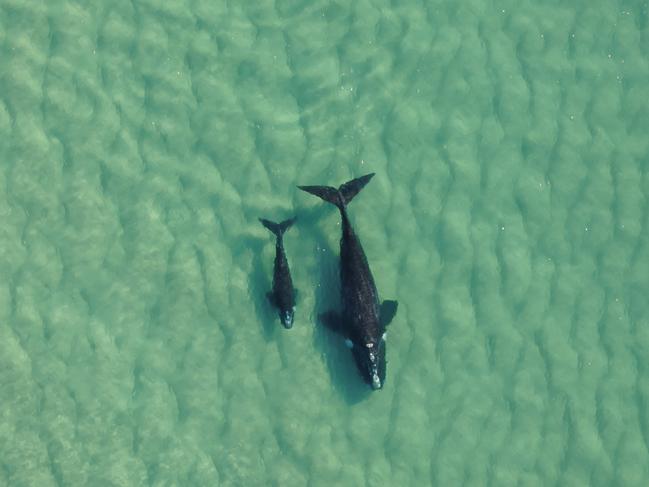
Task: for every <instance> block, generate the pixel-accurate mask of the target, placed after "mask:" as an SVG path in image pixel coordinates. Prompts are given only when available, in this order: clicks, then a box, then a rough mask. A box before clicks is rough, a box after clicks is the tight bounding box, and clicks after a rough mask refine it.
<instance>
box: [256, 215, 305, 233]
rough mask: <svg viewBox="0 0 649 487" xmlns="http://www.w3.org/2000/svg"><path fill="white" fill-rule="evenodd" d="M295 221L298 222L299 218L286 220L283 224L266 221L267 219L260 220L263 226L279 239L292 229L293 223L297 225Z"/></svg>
mask: <svg viewBox="0 0 649 487" xmlns="http://www.w3.org/2000/svg"><path fill="white" fill-rule="evenodd" d="M295 220H297V218H296V217H293V218H289V219H288V220H284V221H283V222H282V223H275V222H272V221H270V220H266V219H265V218H260V219H259V221H260V222H261V224H262V225H263V226H265V227H266V228H267V229H268V230H270V231H271V232H273V233H274V234H275V235H276V236H278V237H281V236H282V235H284V232H285V231H286V230H288V229H289V228H291V226H292V225H293V223H295Z"/></svg>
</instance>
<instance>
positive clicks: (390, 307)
mask: <svg viewBox="0 0 649 487" xmlns="http://www.w3.org/2000/svg"><path fill="white" fill-rule="evenodd" d="M398 306H399V303H397V302H396V301H392V300H389V299H386V300H385V301H383V302H382V303H381V310H380V311H379V317H380V321H381V326H382V327H383V328H385V327H386V326H388V325H389V324H390V322H391V321H392V319H393V318H394V315H396V314H397V308H398Z"/></svg>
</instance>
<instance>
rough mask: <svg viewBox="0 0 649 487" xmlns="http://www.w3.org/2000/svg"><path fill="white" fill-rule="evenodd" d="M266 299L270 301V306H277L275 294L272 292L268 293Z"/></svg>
mask: <svg viewBox="0 0 649 487" xmlns="http://www.w3.org/2000/svg"><path fill="white" fill-rule="evenodd" d="M266 298H267V299H268V302H269V303H270V304H272V305H273V306H275V295H274V294H273V292H272V291H268V292H267V293H266Z"/></svg>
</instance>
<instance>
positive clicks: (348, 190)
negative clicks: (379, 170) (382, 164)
mask: <svg viewBox="0 0 649 487" xmlns="http://www.w3.org/2000/svg"><path fill="white" fill-rule="evenodd" d="M373 176H374V173H371V174H366V175H365V176H361V177H360V178H356V179H352V180H351V181H348V182H346V183H345V184H342V185H341V186H340V187H339V188H338V189H336V188H332V187H331V186H298V188H300V189H301V190H302V191H306V192H307V193H311V194H313V195H315V196H317V197H318V198H321V199H323V200H325V201H326V202H328V203H331V204H332V205H336V206H337V207H338V208H339V209H340V210H342V209H344V208H345V207H346V206H347V205H348V204H349V203H351V201H352V200H353V199H354V196H356V195H357V194H358V193H359V192H360V190H361V189H363V188H364V187H365V185H366V184H367V183H369V182H370V179H372V177H373Z"/></svg>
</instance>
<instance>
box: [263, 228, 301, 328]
mask: <svg viewBox="0 0 649 487" xmlns="http://www.w3.org/2000/svg"><path fill="white" fill-rule="evenodd" d="M259 221H260V222H261V223H262V225H264V226H265V227H266V228H267V229H268V230H270V231H271V232H273V234H274V235H275V237H276V239H275V265H274V267H273V287H272V289H271V291H269V292H268V293H266V297H267V298H268V301H269V302H270V304H271V305H272V306H274V307H275V308H277V311H278V314H279V319H280V321H281V322H282V325H284V328H286V329H290V328H292V327H293V317H294V314H295V299H296V296H297V291H296V290H295V288H294V287H293V280H292V279H291V271H290V269H289V267H288V260H287V259H286V252H285V251H284V238H283V237H284V232H286V230H288V229H289V228H290V227H291V226H292V225H293V223H295V217H294V218H290V219H288V220H284V221H283V222H281V223H275V222H272V221H270V220H266V219H265V218H260V219H259Z"/></svg>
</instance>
